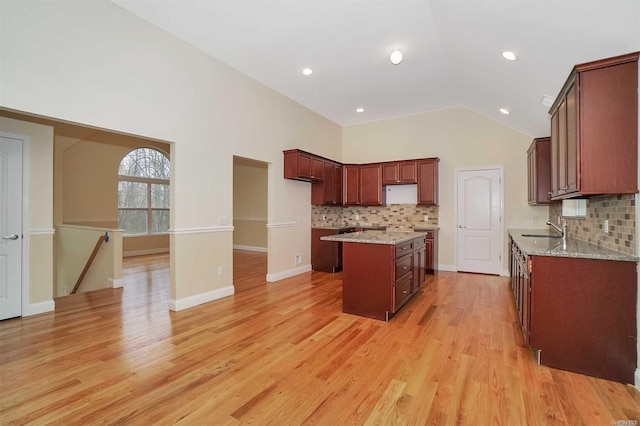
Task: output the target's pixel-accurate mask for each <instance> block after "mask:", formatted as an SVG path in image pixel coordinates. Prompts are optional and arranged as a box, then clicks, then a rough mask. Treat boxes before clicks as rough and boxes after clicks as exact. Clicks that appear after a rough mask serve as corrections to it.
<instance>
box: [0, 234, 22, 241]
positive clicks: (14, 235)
mask: <svg viewBox="0 0 640 426" xmlns="http://www.w3.org/2000/svg"><path fill="white" fill-rule="evenodd" d="M18 238H20V236H19V235H18V234H11V235H5V236H4V239H5V240H17V239H18Z"/></svg>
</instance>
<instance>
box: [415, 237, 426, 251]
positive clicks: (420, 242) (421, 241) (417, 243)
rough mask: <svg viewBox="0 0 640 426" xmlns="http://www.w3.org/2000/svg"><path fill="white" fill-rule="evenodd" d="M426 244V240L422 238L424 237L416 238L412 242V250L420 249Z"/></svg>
mask: <svg viewBox="0 0 640 426" xmlns="http://www.w3.org/2000/svg"><path fill="white" fill-rule="evenodd" d="M426 244H427V240H426V238H424V237H423V238H416V239H415V240H413V249H414V250H418V249H421V248H422V247H424V246H425V245H426Z"/></svg>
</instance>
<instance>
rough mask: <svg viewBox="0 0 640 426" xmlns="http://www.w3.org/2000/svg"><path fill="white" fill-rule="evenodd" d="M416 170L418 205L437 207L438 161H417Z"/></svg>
mask: <svg viewBox="0 0 640 426" xmlns="http://www.w3.org/2000/svg"><path fill="white" fill-rule="evenodd" d="M417 168H418V205H422V206H437V205H438V160H437V159H428V160H419V161H418V162H417Z"/></svg>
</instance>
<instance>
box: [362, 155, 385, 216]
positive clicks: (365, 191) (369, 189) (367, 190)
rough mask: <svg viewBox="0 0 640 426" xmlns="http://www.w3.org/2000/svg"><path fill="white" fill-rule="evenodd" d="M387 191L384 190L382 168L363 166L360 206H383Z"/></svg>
mask: <svg viewBox="0 0 640 426" xmlns="http://www.w3.org/2000/svg"><path fill="white" fill-rule="evenodd" d="M385 194H386V193H385V191H384V190H383V188H382V166H380V164H363V165H361V166H360V205H362V206H383V205H384V204H385V197H384V196H385Z"/></svg>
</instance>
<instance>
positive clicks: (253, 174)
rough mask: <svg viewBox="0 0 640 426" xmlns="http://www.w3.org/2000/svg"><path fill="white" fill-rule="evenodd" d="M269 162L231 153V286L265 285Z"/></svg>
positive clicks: (241, 287) (240, 288) (250, 286)
mask: <svg viewBox="0 0 640 426" xmlns="http://www.w3.org/2000/svg"><path fill="white" fill-rule="evenodd" d="M268 172H269V164H268V163H265V162H263V161H258V160H253V159H250V158H245V157H239V156H234V157H233V228H234V229H233V286H234V289H235V292H236V293H237V292H240V291H243V290H247V289H249V288H253V287H256V286H260V285H266V275H267V252H268V233H267V216H268V203H267V195H268Z"/></svg>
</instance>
